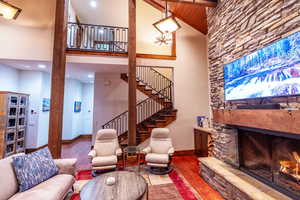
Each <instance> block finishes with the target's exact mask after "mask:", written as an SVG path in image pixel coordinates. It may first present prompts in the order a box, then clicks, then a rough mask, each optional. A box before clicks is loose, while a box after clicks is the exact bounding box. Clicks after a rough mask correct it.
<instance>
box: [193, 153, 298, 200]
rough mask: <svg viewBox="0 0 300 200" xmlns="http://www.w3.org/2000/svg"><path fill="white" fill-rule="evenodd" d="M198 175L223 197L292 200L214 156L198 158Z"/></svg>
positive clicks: (248, 199) (245, 199) (247, 199)
mask: <svg viewBox="0 0 300 200" xmlns="http://www.w3.org/2000/svg"><path fill="white" fill-rule="evenodd" d="M199 162H200V168H201V169H200V175H201V176H202V177H203V178H204V179H205V180H206V181H207V182H208V183H209V184H210V185H211V186H212V187H213V188H215V189H216V190H217V191H219V192H220V193H221V195H222V196H223V197H224V198H225V199H228V200H229V199H230V200H233V199H243V200H292V199H291V198H289V197H288V196H286V195H284V194H282V193H280V192H278V191H277V190H275V189H273V188H271V187H270V186H268V185H266V184H263V183H262V182H260V181H258V180H256V179H255V178H253V177H251V176H249V175H247V174H246V173H244V172H242V171H240V170H238V169H235V168H233V167H232V166H230V165H228V164H226V163H224V162H222V161H220V160H218V159H216V158H214V157H206V158H199Z"/></svg>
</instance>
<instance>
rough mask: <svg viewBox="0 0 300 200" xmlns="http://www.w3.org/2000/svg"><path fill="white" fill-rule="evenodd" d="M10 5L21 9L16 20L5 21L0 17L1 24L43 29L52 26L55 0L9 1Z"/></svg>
mask: <svg viewBox="0 0 300 200" xmlns="http://www.w3.org/2000/svg"><path fill="white" fill-rule="evenodd" d="M8 2H9V3H10V4H12V5H14V6H17V7H19V8H21V9H22V12H21V14H20V15H19V17H18V18H17V20H6V19H4V18H2V17H0V26H1V24H15V25H20V26H27V27H35V28H45V27H50V26H53V24H54V19H55V17H54V13H55V0H9V1H8Z"/></svg>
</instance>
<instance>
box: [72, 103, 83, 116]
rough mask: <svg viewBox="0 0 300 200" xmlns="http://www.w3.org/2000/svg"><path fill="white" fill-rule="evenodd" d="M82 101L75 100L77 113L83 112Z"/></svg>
mask: <svg viewBox="0 0 300 200" xmlns="http://www.w3.org/2000/svg"><path fill="white" fill-rule="evenodd" d="M81 104H82V103H81V101H75V104H74V112H75V113H79V112H81Z"/></svg>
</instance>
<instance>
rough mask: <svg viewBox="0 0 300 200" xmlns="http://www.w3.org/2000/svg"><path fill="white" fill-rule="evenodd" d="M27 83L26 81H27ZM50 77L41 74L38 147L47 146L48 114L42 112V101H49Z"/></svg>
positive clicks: (47, 74) (46, 74)
mask: <svg viewBox="0 0 300 200" xmlns="http://www.w3.org/2000/svg"><path fill="white" fill-rule="evenodd" d="M27 81H28V80H27ZM50 89H51V77H50V74H49V73H45V72H43V73H42V86H41V93H40V102H39V104H40V108H39V129H38V135H39V137H38V145H37V146H39V147H40V146H43V145H46V144H48V131H47V130H49V112H43V99H44V98H47V99H50Z"/></svg>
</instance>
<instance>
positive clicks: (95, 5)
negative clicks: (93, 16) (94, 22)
mask: <svg viewBox="0 0 300 200" xmlns="http://www.w3.org/2000/svg"><path fill="white" fill-rule="evenodd" d="M90 6H91V7H92V8H96V7H97V2H96V1H95V0H92V1H91V2H90Z"/></svg>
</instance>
